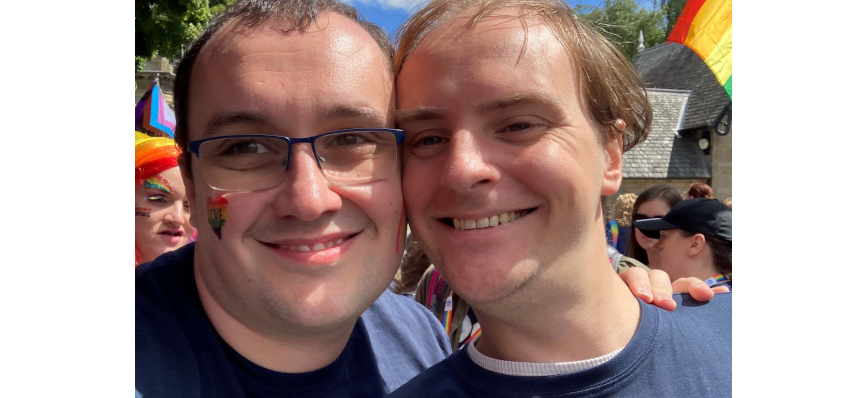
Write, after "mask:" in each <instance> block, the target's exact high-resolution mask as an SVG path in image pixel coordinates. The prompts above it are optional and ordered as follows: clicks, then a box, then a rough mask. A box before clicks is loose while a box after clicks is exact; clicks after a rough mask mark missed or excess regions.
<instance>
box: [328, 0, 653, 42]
mask: <svg viewBox="0 0 867 398" xmlns="http://www.w3.org/2000/svg"><path fill="white" fill-rule="evenodd" d="M344 1H346V2H347V3H349V4H351V5H353V6H354V7H355V8H357V9H358V11H359V12H360V13H361V15H362V16H364V18H365V19H367V20H368V21H371V22H373V23H375V24H377V25H379V26H382V27H383V28H385V29H386V30H387V31H388V33H389V34H394V32H395V31H396V30H397V28H398V27H399V26H400V24H401V23H403V21H405V20H406V18H407V17H409V13H410V10H413V9H414V8H415V7H416V6H417V5H419V4H420V3H424V2H425V0H344ZM567 3H569V4H570V5H572V6H573V7H574V6H575V5H576V4H587V5H591V6H598V5H600V4H602V3H603V0H568V1H567ZM638 4H639V5H641V6H642V7H645V8H649V7H650V4H651V0H638Z"/></svg>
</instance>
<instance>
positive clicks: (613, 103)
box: [135, 0, 732, 398]
mask: <svg viewBox="0 0 867 398" xmlns="http://www.w3.org/2000/svg"><path fill="white" fill-rule="evenodd" d="M174 90H175V91H174V94H175V107H176V112H177V127H176V131H175V132H174V133H175V137H174V140H170V139H166V138H156V137H147V136H144V135H140V134H139V133H137V134H136V338H135V341H136V343H135V344H136V374H135V377H136V381H135V384H136V385H135V387H136V396H137V397H144V398H150V397H221V396H225V397H242V396H249V397H259V396H263V397H264V396H315V397H350V396H352V397H355V396H358V397H381V396H385V395H389V396H394V397H464V396H466V397H471V396H472V397H479V396H512V397H513V396H550V397H557V396H576V395H599V396H608V395H616V396H709V395H714V396H716V395H723V396H726V395H731V380H732V379H731V354H732V351H731V348H732V344H731V313H732V293H731V286H732V285H731V208H730V206H726V205H723V204H722V203H721V202H719V201H717V200H713V199H706V198H703V197H701V198H696V199H692V198H690V199H686V200H683V199H682V198H681V195H680V194H679V193H677V192H676V191H675V192H674V196H671V193H672V191H673V190H672V189H671V188H667V187H659V188H657V187H654V188H651V189H649V190H647V191H645V192H643V193H641V194H640V195H637V197H635V198H634V203H632V205H631V207H630V206H629V205H630V201H631V200H630V199H628V198H625V199H624V200H623V203H622V204H619V205H618V208H619V210H618V211H617V213H616V216H617V218H616V219H613V220H612V221H614V224H611V223H610V222H609V221H608V220H606V219H605V218H604V217H603V216H602V214H603V211H602V209H603V199H604V197H607V196H611V195H614V194H615V193H616V192H617V191H618V189H619V187H620V184H621V180H622V161H623V152H625V151H628V150H629V149H630V148H632V147H634V146H635V145H637V144H638V143H640V142H641V141H642V140H644V139H645V138H646V136H647V134H648V132H649V129H650V124H651V120H652V109H651V107H650V103H649V102H648V99H647V95H646V93H645V91H644V88H643V86H642V82H641V80H640V78H639V77H638V75H637V74H636V72H635V71H634V70H633V69H632V67H631V65H630V64H629V62H628V61H627V60H626V59H625V58H624V57H623V55H622V54H620V52H619V51H618V50H617V49H616V48H615V47H614V46H613V45H611V43H609V42H608V41H607V40H606V39H605V38H603V37H602V36H601V35H600V34H598V33H597V32H596V31H595V30H593V29H591V28H588V27H586V26H585V25H584V24H583V23H582V22H580V21H578V20H577V19H576V18H574V17H573V13H572V10H571V8H570V7H569V6H568V5H567V4H566V3H564V2H562V1H560V0H502V1H481V0H478V1H476V0H468V1H461V2H456V1H451V0H433V1H431V2H429V3H427V4H426V5H424V6H423V7H422V8H421V9H420V10H419V11H417V12H416V13H415V14H414V15H413V16H411V17H410V19H409V20H408V21H407V22H406V23H405V25H404V26H403V27H402V28H401V30H400V36H399V38H398V39H397V46H396V48H394V47H393V46H392V44H391V42H390V41H389V40H388V37H387V35H386V34H385V33H384V31H383V30H382V29H381V28H379V27H377V26H375V25H373V24H370V23H368V22H366V21H364V20H363V19H361V18H360V17H359V15H358V13H357V12H356V11H355V10H354V9H353V8H352V7H350V6H348V5H346V4H343V3H340V2H337V1H332V0H318V1H303V0H282V1H281V0H239V1H238V2H236V3H234V4H233V5H231V6H229V7H228V8H227V9H226V11H225V12H224V13H222V14H221V15H219V16H217V17H216V18H214V19H213V20H212V21H211V22H210V24H209V26H208V27H207V28H206V29H205V30H204V31H203V32H202V34H201V35H200V36H199V37H198V38H197V39H196V40H195V41H194V42H193V43H192V45H190V46H189V47H187V50H186V51H185V53H184V56H183V59H182V60H181V62H180V64H179V66H178V69H177V76H176V82H175V89H174ZM695 193H696V194H697V195H703V194H702V193H701V192H699V191H696V192H695ZM692 194H693V192H692V190H690V192H689V195H692ZM675 197H676V199H675ZM619 202H620V200H618V203H619ZM408 224H409V226H410V227H411V232H409V231H408V230H407V225H408ZM613 225H617V230H618V234H623V235H624V236H626V237H625V238H624V239H626V240H624V241H623V242H624V243H621V242H620V237H619V236H618V239H617V240H616V241H615V240H609V239H608V238H607V236H606V233H605V230H606V226H607V227H608V228H609V231H610V230H611V229H613V228H614V227H613ZM193 226H196V227H198V229H197V230H196V231H195V232H194V229H193ZM407 236H410V238H409V240H407ZM407 241H409V242H410V245H409V247H406V244H407ZM625 242H628V245H627V248H626V249H625V250H626V253H625V255H624V253H622V252H621V251H619V250H618V247H619V248H620V249H623V247H624V245H626V243H625ZM612 248H613V250H611V249H612ZM405 253H406V254H405ZM648 270H649V271H648ZM710 272H713V273H714V274H713V275H710V274H709V273H710ZM720 275H721V276H720ZM675 276H676V277H675ZM672 279H674V282H673V283H672ZM389 287H391V289H389ZM412 292H415V294H414V295H413V294H411V293H412ZM399 293H410V294H399ZM413 296H414V297H413Z"/></svg>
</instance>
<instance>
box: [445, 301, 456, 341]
mask: <svg viewBox="0 0 867 398" xmlns="http://www.w3.org/2000/svg"><path fill="white" fill-rule="evenodd" d="M453 316H454V311H453V308H452V293H449V298H447V299H446V308H445V311H444V312H443V327H444V328H445V329H446V334H449V329H451V328H452V317H453Z"/></svg>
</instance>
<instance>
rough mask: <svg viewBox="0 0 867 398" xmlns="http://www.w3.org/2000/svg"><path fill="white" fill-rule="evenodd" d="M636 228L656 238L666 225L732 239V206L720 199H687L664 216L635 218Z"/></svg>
mask: <svg viewBox="0 0 867 398" xmlns="http://www.w3.org/2000/svg"><path fill="white" fill-rule="evenodd" d="M635 228H638V229H639V230H641V232H642V233H643V234H644V235H647V237H648V238H654V239H659V231H661V230H664V229H685V230H687V231H692V232H698V233H702V234H705V235H715V236H719V237H720V238H723V239H725V240H728V241H731V240H732V209H731V207H728V206H726V205H725V204H723V203H722V202H720V201H718V200H716V199H705V198H696V199H687V200H684V201H680V202H678V203H677V204H675V205H674V207H672V208H671V210H669V211H668V214H666V215H665V216H664V217H662V218H648V219H645V220H638V221H635Z"/></svg>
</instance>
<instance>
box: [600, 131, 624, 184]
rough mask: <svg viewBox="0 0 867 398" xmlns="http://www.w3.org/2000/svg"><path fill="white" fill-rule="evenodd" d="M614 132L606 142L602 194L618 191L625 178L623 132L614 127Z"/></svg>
mask: <svg viewBox="0 0 867 398" xmlns="http://www.w3.org/2000/svg"><path fill="white" fill-rule="evenodd" d="M612 130H613V131H612V132H613V134H611V135H610V136H609V137H610V138H608V143H607V144H605V147H604V148H603V149H604V153H605V172H604V173H603V175H602V192H601V193H602V195H603V196H609V195H614V194H615V193H617V190H619V189H620V183H621V182H622V180H623V178H622V177H623V134H621V133H620V132H619V131H617V130H614V129H613V128H612Z"/></svg>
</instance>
